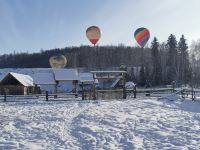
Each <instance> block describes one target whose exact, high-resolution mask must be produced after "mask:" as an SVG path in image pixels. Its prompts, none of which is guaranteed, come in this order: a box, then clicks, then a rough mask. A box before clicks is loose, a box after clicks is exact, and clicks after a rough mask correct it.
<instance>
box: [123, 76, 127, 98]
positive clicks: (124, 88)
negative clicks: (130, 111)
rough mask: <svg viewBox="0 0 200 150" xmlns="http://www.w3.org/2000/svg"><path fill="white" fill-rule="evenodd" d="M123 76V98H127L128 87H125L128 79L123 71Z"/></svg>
mask: <svg viewBox="0 0 200 150" xmlns="http://www.w3.org/2000/svg"><path fill="white" fill-rule="evenodd" d="M122 76H123V79H122V80H123V99H126V87H125V84H126V79H125V74H124V73H123V74H122Z"/></svg>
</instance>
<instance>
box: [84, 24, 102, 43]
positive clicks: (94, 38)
mask: <svg viewBox="0 0 200 150" xmlns="http://www.w3.org/2000/svg"><path fill="white" fill-rule="evenodd" d="M86 36H87V38H88V40H90V42H91V43H92V44H94V45H96V43H97V42H98V41H99V39H100V38H101V30H100V28H99V27H97V26H91V27H89V28H87V30H86Z"/></svg>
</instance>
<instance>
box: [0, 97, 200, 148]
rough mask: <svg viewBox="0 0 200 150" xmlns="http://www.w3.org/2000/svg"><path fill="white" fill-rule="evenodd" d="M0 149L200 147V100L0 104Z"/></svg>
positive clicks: (30, 101)
mask: <svg viewBox="0 0 200 150" xmlns="http://www.w3.org/2000/svg"><path fill="white" fill-rule="evenodd" d="M0 110H1V111H0V128H1V130H0V135H1V136H0V149H70V150H73V149H87V150H88V149H127V150H129V149H130V150H131V149H170V150H171V149H200V101H199V102H191V101H183V102H181V101H174V102H172V101H157V100H156V99H153V98H152V99H141V98H139V99H130V100H126V101H109V102H108V101H95V102H92V101H74V102H73V101H59V102H52V101H49V102H44V101H38V100H27V101H21V102H6V103H4V102H0Z"/></svg>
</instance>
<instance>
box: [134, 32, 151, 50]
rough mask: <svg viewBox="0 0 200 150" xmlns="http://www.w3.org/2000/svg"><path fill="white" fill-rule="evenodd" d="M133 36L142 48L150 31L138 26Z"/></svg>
mask: <svg viewBox="0 0 200 150" xmlns="http://www.w3.org/2000/svg"><path fill="white" fill-rule="evenodd" d="M134 37H135V40H136V41H137V43H138V44H139V45H140V46H141V47H142V48H143V47H144V46H145V45H146V44H147V42H148V40H149V38H150V32H149V30H148V29H146V28H139V29H137V30H136V31H135V33H134Z"/></svg>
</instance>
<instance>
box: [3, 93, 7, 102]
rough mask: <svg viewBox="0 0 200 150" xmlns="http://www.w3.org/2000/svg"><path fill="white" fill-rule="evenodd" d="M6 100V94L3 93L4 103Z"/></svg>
mask: <svg viewBox="0 0 200 150" xmlns="http://www.w3.org/2000/svg"><path fill="white" fill-rule="evenodd" d="M6 98H7V96H6V92H5V93H4V102H6Z"/></svg>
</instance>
